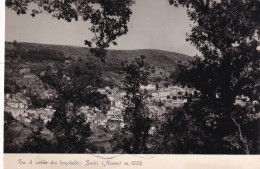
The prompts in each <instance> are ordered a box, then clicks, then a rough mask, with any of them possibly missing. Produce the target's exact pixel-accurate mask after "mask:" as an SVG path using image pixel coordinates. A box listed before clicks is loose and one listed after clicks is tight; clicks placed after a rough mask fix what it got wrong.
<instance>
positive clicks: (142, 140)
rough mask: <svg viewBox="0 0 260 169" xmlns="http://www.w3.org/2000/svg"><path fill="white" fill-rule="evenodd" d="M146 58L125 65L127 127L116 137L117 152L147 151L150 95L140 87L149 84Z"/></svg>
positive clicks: (125, 120) (124, 112) (125, 116)
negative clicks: (148, 102) (121, 150)
mask: <svg viewBox="0 0 260 169" xmlns="http://www.w3.org/2000/svg"><path fill="white" fill-rule="evenodd" d="M144 58H145V57H144V56H140V58H136V59H135V60H134V61H132V62H131V63H126V64H124V71H125V72H126V77H125V81H124V86H123V88H124V90H125V92H126V94H125V96H124V99H123V103H124V105H125V108H124V110H123V117H124V123H125V126H124V127H123V128H122V129H121V131H120V132H119V133H117V134H116V135H115V140H116V145H115V150H118V149H123V151H124V152H126V153H129V154H138V153H144V152H145V151H147V142H148V132H149V130H150V127H151V122H152V121H151V119H150V117H149V116H150V112H149V110H148V108H147V102H146V99H147V98H148V95H147V94H146V93H145V92H144V91H142V90H141V88H140V86H141V85H142V84H144V83H147V80H148V77H149V75H150V71H151V70H150V66H149V65H148V64H146V63H145V62H144Z"/></svg>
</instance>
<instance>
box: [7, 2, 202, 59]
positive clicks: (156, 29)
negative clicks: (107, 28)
mask: <svg viewBox="0 0 260 169" xmlns="http://www.w3.org/2000/svg"><path fill="white" fill-rule="evenodd" d="M132 10H133V14H132V16H131V20H130V22H129V24H128V26H129V32H128V33H127V35H123V36H121V37H119V38H118V39H117V42H118V45H117V46H113V45H111V47H110V49H161V50H167V51H174V52H179V53H183V54H187V55H194V54H195V53H197V50H196V49H195V47H193V46H191V45H190V43H189V42H186V40H185V39H186V33H187V32H189V31H190V29H191V28H190V27H189V24H190V21H189V19H188V17H187V14H186V11H185V9H183V8H181V7H179V8H176V7H174V6H170V5H169V0H136V3H135V4H134V5H133V7H132ZM29 12H30V11H29ZM29 12H28V14H26V15H19V16H18V15H16V13H15V12H14V11H11V10H9V9H7V8H6V35H5V39H6V41H13V40H17V41H18V42H35V43H44V44H61V45H74V46H84V40H85V39H91V38H92V34H91V32H89V30H88V28H89V25H88V23H87V22H83V21H78V22H76V21H73V22H70V23H68V22H65V21H63V20H57V19H53V18H52V16H51V15H49V14H40V15H37V16H36V17H34V18H32V17H31V16H30V14H29Z"/></svg>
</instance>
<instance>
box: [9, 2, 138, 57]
mask: <svg viewBox="0 0 260 169" xmlns="http://www.w3.org/2000/svg"><path fill="white" fill-rule="evenodd" d="M5 3H6V6H7V7H8V8H10V9H12V10H14V11H16V13H17V14H18V15H20V14H26V12H27V10H28V7H29V5H31V4H33V5H32V6H33V7H34V8H33V9H32V11H31V16H33V17H34V16H36V15H37V14H40V13H43V12H48V13H50V14H52V16H53V17H55V18H57V19H63V20H65V21H67V22H71V21H72V20H73V19H74V20H76V21H78V20H79V19H82V20H83V21H90V23H91V26H90V28H89V30H90V31H91V32H93V34H94V37H93V38H92V39H91V40H86V41H85V45H87V46H89V47H93V48H92V51H93V52H94V53H95V55H96V56H97V57H99V58H100V59H101V60H104V59H105V55H106V52H105V50H104V49H105V48H107V47H109V44H110V43H113V44H114V45H116V44H117V43H116V42H115V40H116V38H117V37H119V36H121V35H124V34H126V33H127V32H128V27H127V23H128V21H129V19H130V15H131V14H132V11H131V9H130V7H131V6H132V4H133V3H134V1H133V0H112V1H111V0H86V1H82V0H54V1H42V0H22V1H17V0H6V1H5ZM93 43H94V44H95V46H93Z"/></svg>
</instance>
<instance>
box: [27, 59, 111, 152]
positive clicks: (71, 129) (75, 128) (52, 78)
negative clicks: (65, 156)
mask: <svg viewBox="0 0 260 169" xmlns="http://www.w3.org/2000/svg"><path fill="white" fill-rule="evenodd" d="M38 74H39V77H40V79H41V80H42V81H43V83H45V84H47V85H48V87H49V88H51V89H55V93H54V98H53V99H49V100H47V102H46V104H49V105H51V106H52V107H53V109H55V112H54V114H53V116H52V118H51V120H50V121H49V122H48V123H47V129H49V130H50V131H51V132H52V133H53V136H54V143H52V144H53V146H52V148H53V149H52V150H49V151H50V152H56V153H83V152H85V150H86V148H87V145H89V143H88V137H89V136H90V135H91V130H90V124H89V123H88V122H87V117H86V115H85V114H83V113H82V112H81V111H79V108H80V107H82V106H86V105H87V106H89V107H92V108H93V107H96V108H99V109H101V110H103V111H106V110H107V108H108V106H104V105H110V102H109V100H108V98H107V96H106V95H104V94H101V93H99V92H98V90H97V89H98V88H99V87H100V85H101V77H100V72H99V71H98V68H97V67H96V66H95V64H91V63H87V62H85V61H75V62H72V63H71V64H69V65H66V64H61V65H58V64H57V65H54V66H53V67H47V68H46V69H45V70H43V71H42V70H41V72H38ZM34 139H36V140H42V138H41V137H40V135H39V132H34V133H33V135H32V136H31V137H30V138H28V143H27V147H26V148H25V150H27V151H29V150H31V149H30V147H28V145H32V144H33V143H34V142H36V141H35V140H34ZM42 141H43V140H42ZM37 145H40V144H37ZM37 145H35V146H34V149H36V150H42V149H41V148H37ZM50 152H49V153H50Z"/></svg>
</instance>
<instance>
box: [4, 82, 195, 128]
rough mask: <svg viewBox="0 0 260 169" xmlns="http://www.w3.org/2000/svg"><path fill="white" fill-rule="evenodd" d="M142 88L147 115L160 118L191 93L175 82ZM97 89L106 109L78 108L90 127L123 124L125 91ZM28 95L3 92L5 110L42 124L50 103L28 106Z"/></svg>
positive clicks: (51, 113) (118, 125)
mask: <svg viewBox="0 0 260 169" xmlns="http://www.w3.org/2000/svg"><path fill="white" fill-rule="evenodd" d="M141 89H142V90H147V91H148V93H150V95H151V96H152V97H151V98H150V99H151V100H149V105H148V108H149V111H150V112H151V114H150V116H151V117H153V118H157V119H162V116H163V114H164V113H165V112H166V107H180V106H182V105H183V104H184V103H185V102H186V99H185V97H184V96H185V93H192V92H193V91H192V90H191V89H189V88H180V87H178V86H170V87H168V88H160V89H156V87H155V85H147V86H141ZM99 92H101V93H105V94H107V96H108V98H109V100H110V103H111V104H110V109H109V110H108V111H107V112H106V113H104V112H102V111H101V110H99V109H97V108H90V107H88V106H84V107H81V108H80V111H81V112H82V113H84V114H85V115H86V120H87V122H89V123H90V124H91V127H92V128H94V127H97V126H104V127H108V128H109V129H110V130H116V129H117V128H118V127H123V126H124V120H123V114H122V111H123V108H124V105H123V97H124V95H125V92H123V91H121V90H119V89H118V88H113V89H111V88H109V87H105V88H104V89H99ZM51 94H52V92H48V91H45V92H43V93H42V96H43V97H45V98H48V97H51V96H50V95H51ZM154 101H155V102H162V103H163V106H157V105H156V104H153V103H154ZM28 103H29V98H27V97H26V96H25V94H24V93H16V94H6V95H5V111H6V112H10V113H11V114H12V115H13V117H14V118H15V119H17V120H20V121H23V122H25V123H31V121H32V120H33V119H37V118H41V119H42V120H43V122H44V123H45V124H46V123H47V122H48V121H49V120H50V119H51V118H52V115H53V113H54V111H55V110H54V109H52V108H51V107H47V108H39V109H29V108H28Z"/></svg>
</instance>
